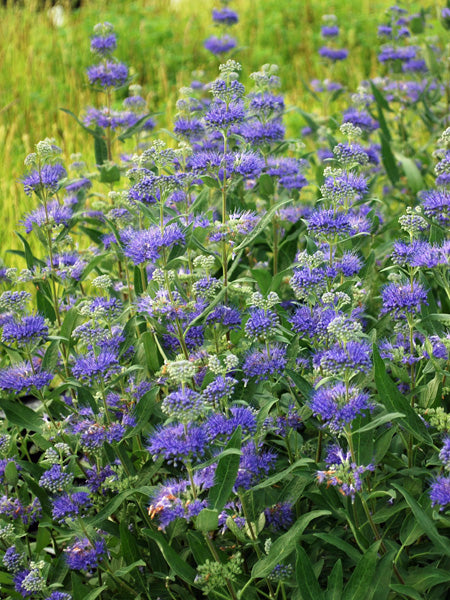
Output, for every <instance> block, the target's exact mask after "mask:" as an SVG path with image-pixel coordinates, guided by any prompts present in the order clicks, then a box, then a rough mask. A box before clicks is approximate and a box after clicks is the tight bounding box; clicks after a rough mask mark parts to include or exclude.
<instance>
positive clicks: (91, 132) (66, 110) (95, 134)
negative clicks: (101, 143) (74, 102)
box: [59, 108, 103, 139]
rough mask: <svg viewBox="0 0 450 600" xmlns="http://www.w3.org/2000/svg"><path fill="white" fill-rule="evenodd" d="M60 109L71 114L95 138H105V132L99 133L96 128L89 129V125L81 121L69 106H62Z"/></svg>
mask: <svg viewBox="0 0 450 600" xmlns="http://www.w3.org/2000/svg"><path fill="white" fill-rule="evenodd" d="M59 110H60V111H61V112H63V113H66V114H67V115H70V116H71V117H72V119H74V120H75V121H76V122H77V123H78V125H79V126H80V127H82V128H83V129H84V130H85V131H86V132H87V133H89V135H92V136H93V137H95V138H98V137H99V138H100V139H103V132H102V134H99V133H98V132H97V131H96V130H94V129H89V127H86V125H85V124H84V123H83V122H82V121H80V119H79V118H78V117H77V116H76V115H75V114H74V113H73V112H72V111H70V110H68V109H67V108H60V109H59Z"/></svg>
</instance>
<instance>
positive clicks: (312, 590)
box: [295, 546, 323, 600]
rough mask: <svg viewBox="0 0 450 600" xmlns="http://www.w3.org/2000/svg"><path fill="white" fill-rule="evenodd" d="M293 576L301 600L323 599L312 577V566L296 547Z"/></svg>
mask: <svg viewBox="0 0 450 600" xmlns="http://www.w3.org/2000/svg"><path fill="white" fill-rule="evenodd" d="M295 576H296V578H297V585H298V587H299V589H300V590H301V593H302V598H303V600H319V599H320V598H322V597H323V593H322V590H321V588H320V585H319V583H318V581H317V579H316V576H315V575H314V569H313V565H312V563H311V561H310V560H309V556H308V555H307V554H306V552H305V550H304V549H303V548H302V546H298V547H297V562H296V564H295Z"/></svg>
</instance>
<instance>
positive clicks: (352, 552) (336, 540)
mask: <svg viewBox="0 0 450 600" xmlns="http://www.w3.org/2000/svg"><path fill="white" fill-rule="evenodd" d="M314 535H315V537H316V538H319V540H322V541H323V542H325V543H326V544H331V545H332V546H335V547H336V548H339V550H342V552H343V553H344V554H345V555H346V556H347V557H348V558H349V559H350V560H351V561H353V562H354V563H355V564H357V563H358V562H359V561H360V559H361V553H360V552H358V550H356V548H354V547H353V546H352V545H351V544H349V543H348V542H346V541H345V540H343V539H342V538H340V537H338V536H337V535H333V534H331V533H315V534H314Z"/></svg>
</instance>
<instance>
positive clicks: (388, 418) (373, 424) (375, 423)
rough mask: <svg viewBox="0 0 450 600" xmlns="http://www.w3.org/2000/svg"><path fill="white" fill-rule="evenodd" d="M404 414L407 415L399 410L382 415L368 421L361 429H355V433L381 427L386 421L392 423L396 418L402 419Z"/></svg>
mask: <svg viewBox="0 0 450 600" xmlns="http://www.w3.org/2000/svg"><path fill="white" fill-rule="evenodd" d="M404 416H405V415H404V414H403V413H399V412H394V413H388V414H385V415H381V416H379V417H377V418H376V419H374V420H373V421H371V422H370V423H367V425H364V426H363V427H360V428H359V429H355V431H353V433H354V434H355V433H363V432H365V431H370V430H371V429H375V427H379V426H380V425H384V424H385V423H390V422H391V421H395V419H400V418H402V417H404Z"/></svg>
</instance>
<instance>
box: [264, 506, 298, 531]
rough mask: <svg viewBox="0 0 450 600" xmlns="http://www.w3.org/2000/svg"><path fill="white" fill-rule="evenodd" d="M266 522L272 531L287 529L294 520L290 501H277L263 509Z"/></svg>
mask: <svg viewBox="0 0 450 600" xmlns="http://www.w3.org/2000/svg"><path fill="white" fill-rule="evenodd" d="M264 515H265V517H266V524H267V525H268V526H269V527H271V528H272V529H273V530H274V531H283V530H287V529H289V527H290V526H291V525H292V523H293V522H294V511H293V510H292V504H291V503H290V502H278V504H274V505H273V506H271V507H270V508H266V509H265V511H264Z"/></svg>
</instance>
